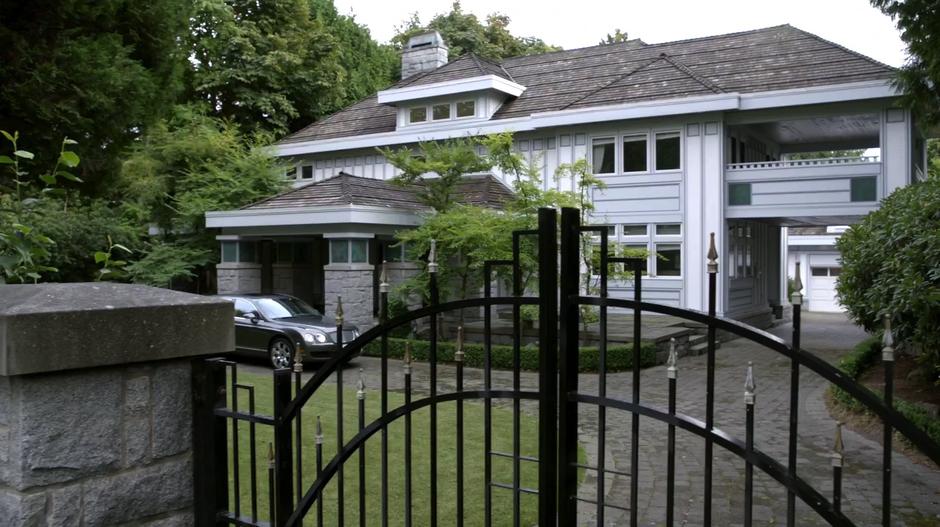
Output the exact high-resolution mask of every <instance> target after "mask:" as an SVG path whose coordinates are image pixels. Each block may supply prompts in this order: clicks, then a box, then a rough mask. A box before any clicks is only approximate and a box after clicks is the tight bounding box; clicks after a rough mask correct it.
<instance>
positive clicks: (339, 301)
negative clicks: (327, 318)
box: [335, 295, 343, 326]
mask: <svg viewBox="0 0 940 527" xmlns="http://www.w3.org/2000/svg"><path fill="white" fill-rule="evenodd" d="M335 318H336V325H338V326H342V325H343V297H342V295H340V296H337V297H336V317H335Z"/></svg>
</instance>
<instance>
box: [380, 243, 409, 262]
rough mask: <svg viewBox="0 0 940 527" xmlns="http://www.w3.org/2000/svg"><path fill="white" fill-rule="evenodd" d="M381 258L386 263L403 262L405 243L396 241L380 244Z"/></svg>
mask: <svg viewBox="0 0 940 527" xmlns="http://www.w3.org/2000/svg"><path fill="white" fill-rule="evenodd" d="M382 258H383V259H384V260H385V261H386V262H404V261H406V259H405V243H404V242H399V241H396V240H389V241H384V242H382Z"/></svg>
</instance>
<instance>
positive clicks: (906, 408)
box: [829, 337, 940, 443]
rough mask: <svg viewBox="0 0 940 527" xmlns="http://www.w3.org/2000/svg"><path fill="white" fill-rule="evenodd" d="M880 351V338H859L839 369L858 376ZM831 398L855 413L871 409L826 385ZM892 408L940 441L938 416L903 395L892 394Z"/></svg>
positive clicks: (934, 439)
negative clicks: (899, 397) (900, 397)
mask: <svg viewBox="0 0 940 527" xmlns="http://www.w3.org/2000/svg"><path fill="white" fill-rule="evenodd" d="M880 355H881V338H880V337H871V338H868V339H866V340H864V341H862V342H860V343H859V344H858V345H857V346H855V348H854V349H853V350H852V351H851V352H850V353H849V354H848V355H846V356H845V357H842V359H841V360H839V364H838V366H839V369H841V370H842V371H844V372H845V373H847V374H848V375H849V377H851V378H852V379H854V380H858V378H859V377H860V376H861V375H862V373H864V372H865V370H867V369H868V368H870V367H871V366H872V365H874V364H876V363H877V362H878V360H879V356H880ZM829 393H830V394H831V395H832V399H833V401H835V402H836V403H837V404H838V405H840V406H842V407H843V408H845V409H846V410H850V411H853V412H857V413H870V412H869V411H868V408H867V407H865V405H863V404H862V403H860V402H859V401H858V400H857V399H855V398H854V397H852V396H851V395H849V394H848V393H847V392H846V391H845V390H842V389H841V388H838V387H836V386H832V387H830V389H829ZM875 394H877V395H878V396H879V397H882V398H883V397H884V394H883V393H881V392H880V391H875ZM894 408H895V410H897V411H898V412H899V413H900V414H901V415H903V416H904V417H905V418H907V419H908V420H909V421H910V422H912V423H914V426H916V427H917V428H920V429H921V430H923V431H924V432H926V433H927V435H928V436H929V437H930V438H931V439H932V440H933V441H935V442H937V443H940V419H938V418H937V417H935V416H932V415H930V414H929V413H928V412H927V410H925V409H924V408H921V407H920V406H917V405H916V404H913V403H909V402H907V401H905V400H903V399H898V398H897V397H895V398H894Z"/></svg>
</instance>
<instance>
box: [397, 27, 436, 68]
mask: <svg viewBox="0 0 940 527" xmlns="http://www.w3.org/2000/svg"><path fill="white" fill-rule="evenodd" d="M444 64H447V45H446V44H445V43H444V39H443V38H441V34H440V33H438V32H437V31H426V32H424V33H420V34H417V35H415V36H413V37H411V38H409V39H408V44H407V45H406V46H405V49H404V50H402V52H401V78H403V79H407V78H408V77H411V76H412V75H416V74H418V73H423V72H425V71H431V70H433V69H436V68H439V67H441V66H443V65H444Z"/></svg>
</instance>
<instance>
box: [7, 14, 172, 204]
mask: <svg viewBox="0 0 940 527" xmlns="http://www.w3.org/2000/svg"><path fill="white" fill-rule="evenodd" d="M189 13H190V3H189V2H186V1H184V0H149V1H146V2H139V1H134V0H99V1H95V2H80V1H75V0H35V1H30V2H7V1H5V2H2V3H0V79H3V81H2V82H0V129H7V130H19V131H20V132H21V133H22V134H23V136H24V137H28V138H29V140H30V143H31V151H32V152H34V153H35V154H36V156H37V158H38V159H39V160H40V161H42V162H43V163H46V164H50V163H53V162H55V160H56V157H57V156H58V153H59V146H60V143H61V140H62V137H63V136H65V135H66V134H68V135H69V136H71V137H75V138H78V139H79V140H80V141H81V144H80V145H77V146H75V152H76V154H78V155H80V156H81V158H82V160H83V162H82V164H81V169H80V170H81V173H80V174H79V175H80V176H81V178H82V179H84V180H85V181H86V183H87V184H86V185H82V187H81V188H82V191H83V192H85V193H93V192H96V191H103V189H105V188H107V186H108V184H109V178H110V176H112V175H113V174H115V173H116V171H117V167H118V165H119V163H120V161H119V159H120V157H121V154H122V150H123V149H124V148H125V147H126V146H127V145H129V144H131V143H132V142H133V141H134V140H135V139H136V138H137V137H139V135H140V133H141V132H142V131H144V130H146V128H147V126H149V125H150V124H151V123H152V122H154V121H155V120H156V119H158V118H159V117H160V116H161V115H163V113H164V112H165V111H166V109H167V108H168V107H169V106H170V105H172V104H173V103H174V102H175V100H176V97H177V95H178V93H179V89H180V87H181V75H182V72H183V69H184V67H185V63H186V53H185V49H184V48H183V46H182V41H183V39H182V38H181V36H182V35H185V33H186V28H187V23H188V19H189Z"/></svg>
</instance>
